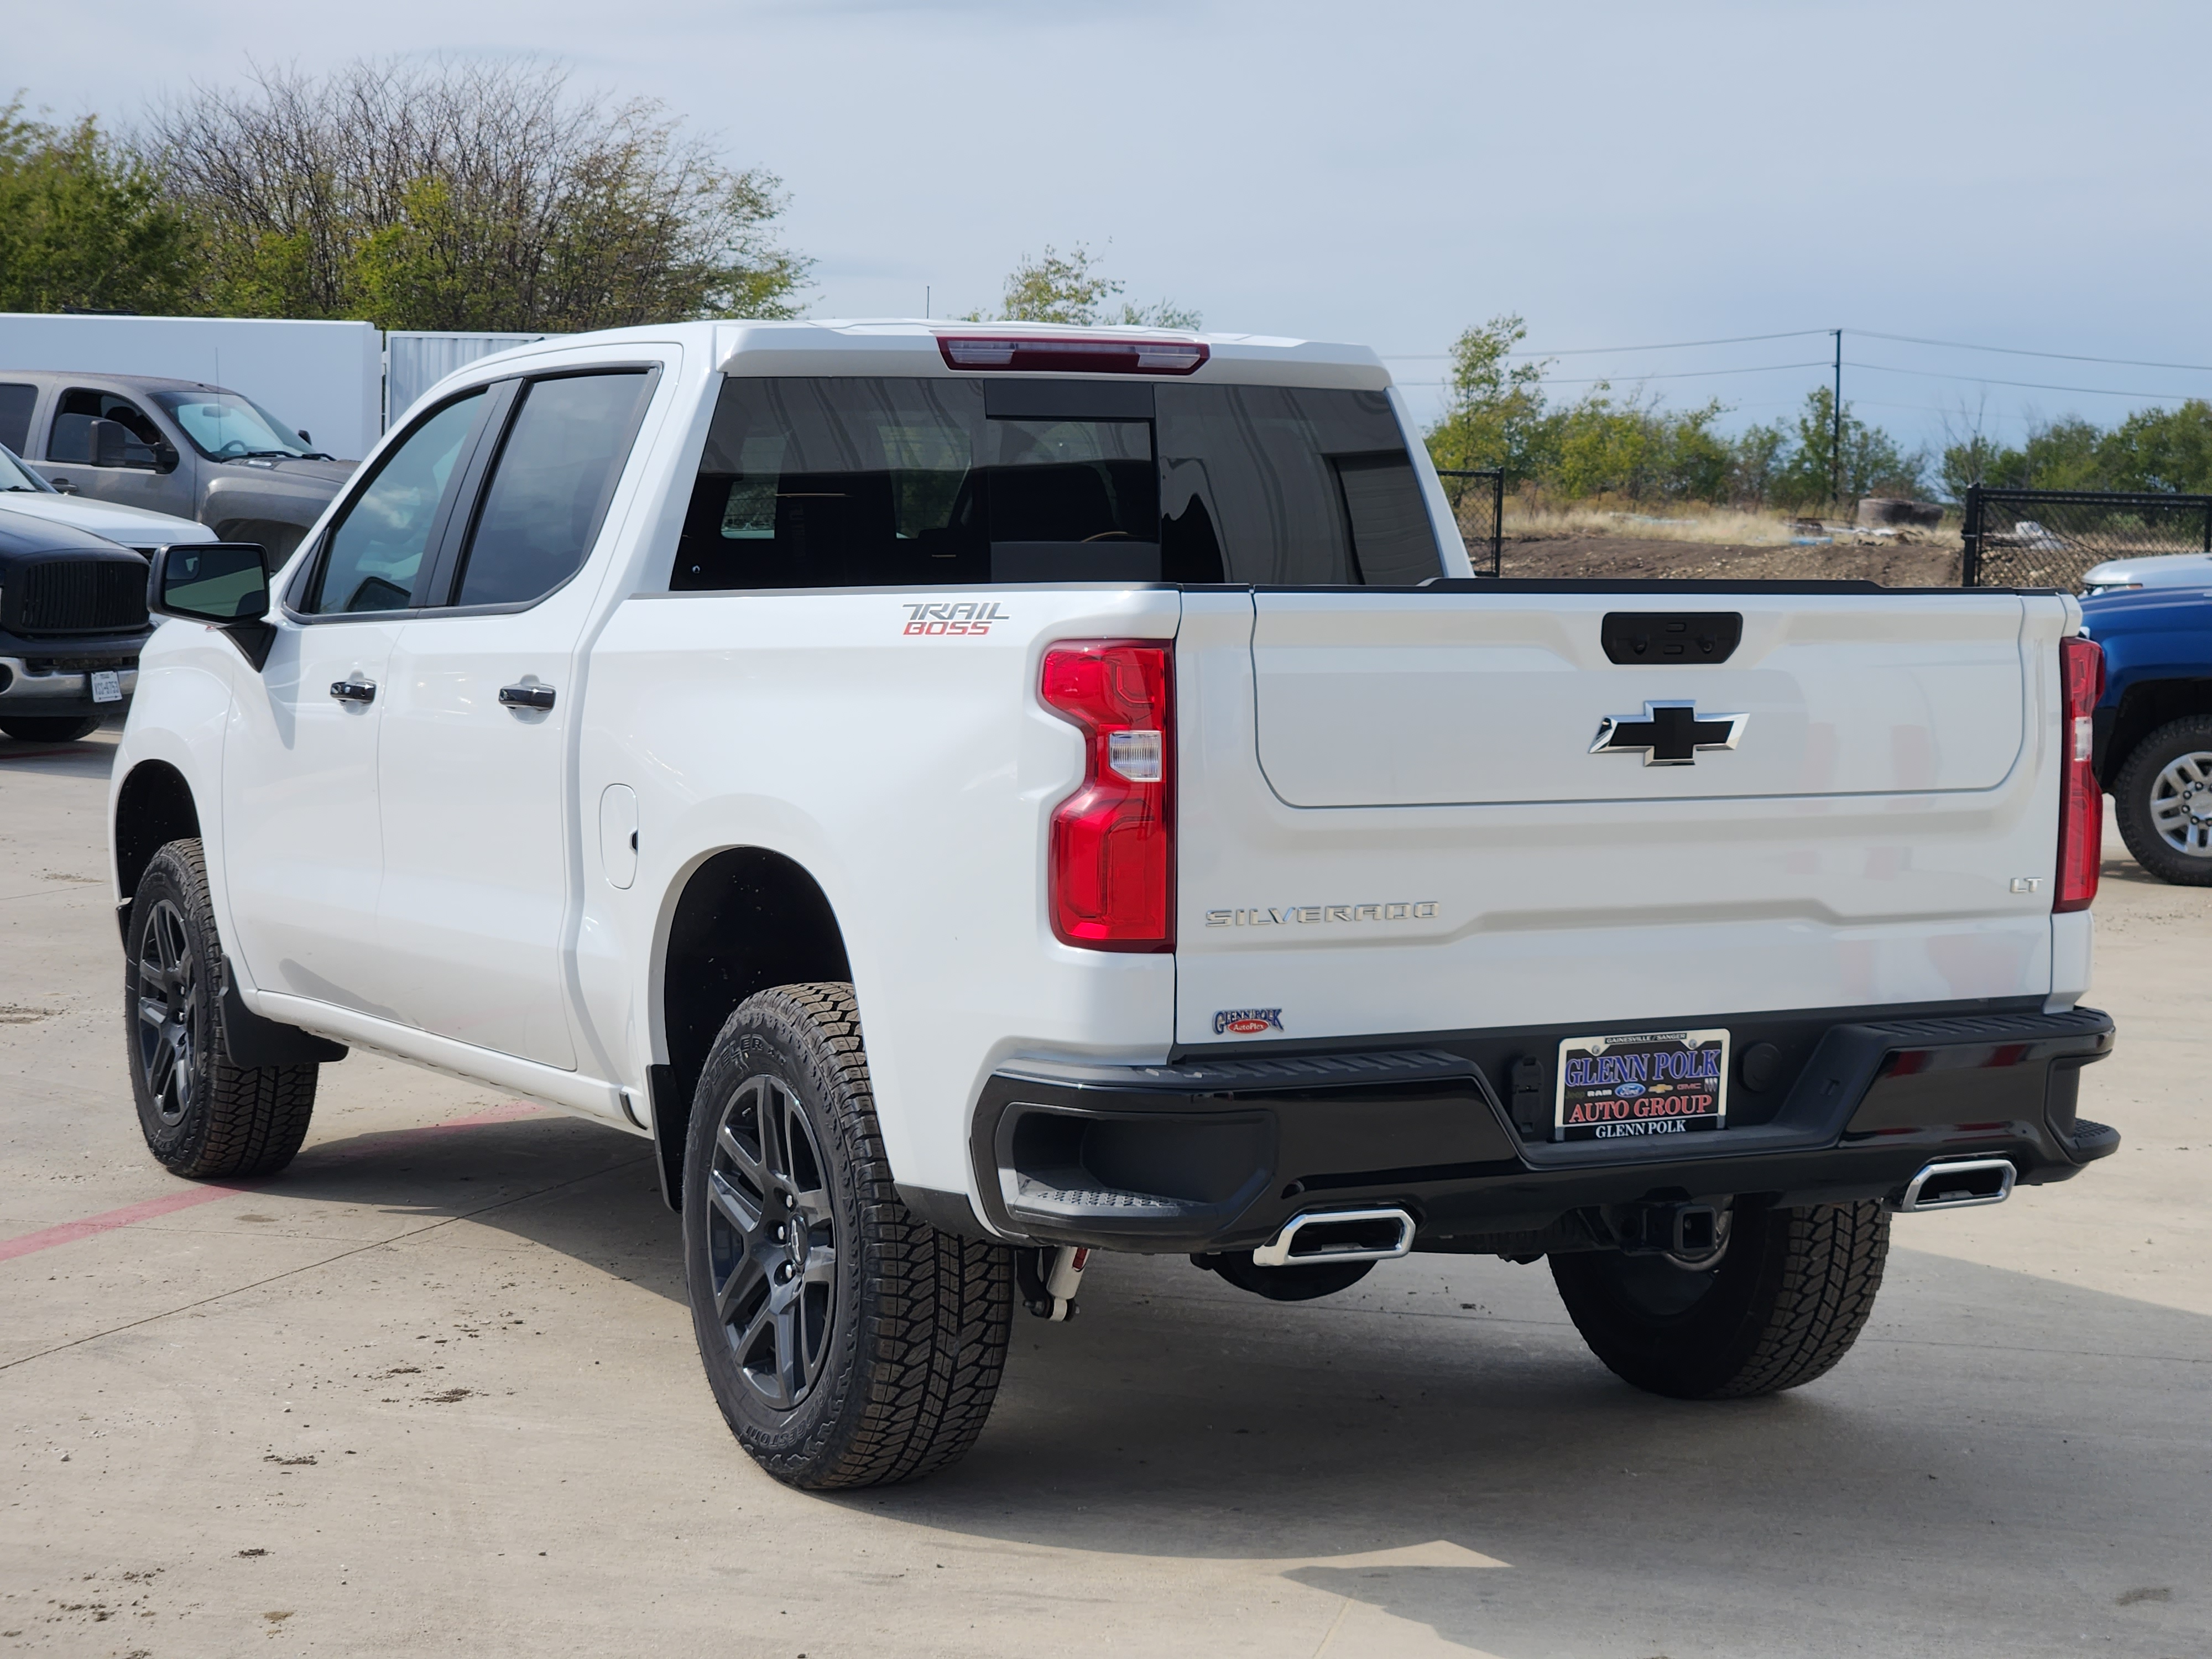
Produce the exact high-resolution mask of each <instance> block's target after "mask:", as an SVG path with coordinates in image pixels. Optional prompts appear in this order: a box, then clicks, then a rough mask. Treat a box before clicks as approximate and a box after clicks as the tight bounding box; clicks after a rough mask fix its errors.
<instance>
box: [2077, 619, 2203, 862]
mask: <svg viewBox="0 0 2212 1659" xmlns="http://www.w3.org/2000/svg"><path fill="white" fill-rule="evenodd" d="M2081 617H2082V623H2083V627H2084V629H2085V631H2086V632H2087V634H2088V635H2089V636H2090V637H2091V638H2092V639H2093V640H2095V641H2097V643H2098V644H2100V645H2101V646H2102V647H2104V648H2105V694H2104V696H2103V697H2102V698H2100V700H2099V702H2098V704H2097V712H2096V717H2095V722H2094V733H2095V738H2096V747H2095V749H2094V750H2093V765H2094V767H2095V769H2096V773H2097V779H2098V781H2099V782H2100V783H2101V784H2103V785H2104V787H2105V790H2106V793H2108V794H2110V795H2111V796H2112V806H2113V814H2114V816H2115V817H2117V818H2118V820H2119V825H2120V835H2121V837H2122V839H2124V841H2125V842H2127V844H2128V851H2129V852H2130V853H2132V854H2135V858H2136V863H2138V864H2140V865H2142V866H2143V868H2144V869H2146V870H2148V871H2149V872H2151V873H2152V874H2153V875H2154V876H2157V877H2159V878H2161V879H2163V880H2166V881H2171V882H2179V883H2182V884H2186V885H2189V886H2191V887H2205V886H2212V588H2203V587H2193V588H2172V587H2165V588H2160V587H2146V588H2142V589H2140V590H2136V591H2132V592H2130V591H2120V592H2109V593H2101V594H2093V595H2092V596H2090V597H2088V598H2086V599H2083V600H2082V601H2081Z"/></svg>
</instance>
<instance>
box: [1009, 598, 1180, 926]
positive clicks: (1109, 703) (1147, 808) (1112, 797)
mask: <svg viewBox="0 0 2212 1659" xmlns="http://www.w3.org/2000/svg"><path fill="white" fill-rule="evenodd" d="M1171 649H1172V647H1170V646H1168V645H1167V644H1165V643H1164V642H1163V641H1158V640H1066V641H1060V643H1058V644H1055V645H1054V646H1052V647H1049V648H1048V649H1047V651H1046V652H1045V654H1044V671H1043V675H1042V684H1040V685H1039V687H1038V695H1039V696H1042V698H1043V700H1044V704H1045V707H1046V708H1049V709H1051V710H1052V711H1053V712H1054V714H1058V715H1059V716H1060V718H1061V719H1063V720H1067V721H1068V722H1070V723H1071V724H1073V726H1076V727H1078V728H1079V730H1080V731H1081V732H1083V737H1084V766H1083V783H1082V786H1081V787H1079V788H1078V789H1077V790H1076V792H1075V793H1073V794H1072V795H1070V796H1069V797H1068V798H1067V799H1066V800H1064V801H1062V802H1060V805H1058V806H1057V807H1055V808H1054V811H1053V814H1052V826H1051V829H1050V832H1049V845H1048V851H1047V853H1046V855H1045V867H1046V877H1047V880H1046V887H1047V889H1048V894H1049V896H1048V901H1047V902H1048V904H1049V905H1050V907H1051V909H1052V931H1053V933H1054V936H1055V937H1056V938H1058V939H1060V942H1061V943H1062V944H1063V945H1080V946H1082V947H1083V948H1085V950H1091V951H1172V950H1174V949H1175V765H1174V757H1175V751H1174V732H1175V690H1174V678H1173V665H1172V662H1171V659H1170V651H1171Z"/></svg>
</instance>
